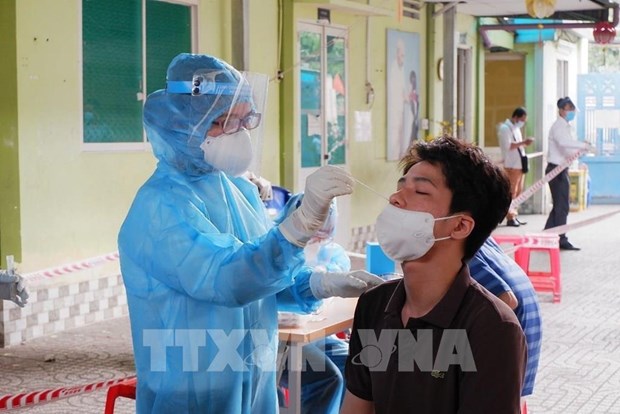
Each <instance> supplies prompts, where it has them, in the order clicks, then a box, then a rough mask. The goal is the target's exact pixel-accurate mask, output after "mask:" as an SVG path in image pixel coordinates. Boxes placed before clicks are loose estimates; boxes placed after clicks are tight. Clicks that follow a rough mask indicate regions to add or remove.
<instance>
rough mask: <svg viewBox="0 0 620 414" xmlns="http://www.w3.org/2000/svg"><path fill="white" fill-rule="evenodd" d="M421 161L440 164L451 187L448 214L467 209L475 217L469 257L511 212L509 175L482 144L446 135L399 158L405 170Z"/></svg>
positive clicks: (467, 251)
mask: <svg viewBox="0 0 620 414" xmlns="http://www.w3.org/2000/svg"><path fill="white" fill-rule="evenodd" d="M421 161H426V162H429V163H431V164H433V165H436V166H439V167H441V170H442V172H443V174H444V176H445V177H446V183H447V185H448V188H449V189H450V191H452V202H451V203H450V212H449V214H456V213H460V212H465V213H468V214H470V215H471V216H472V218H473V219H474V221H475V226H474V228H473V230H472V232H471V234H470V235H469V237H468V238H467V240H466V242H465V256H464V258H463V259H464V260H468V259H470V258H471V257H473V255H474V254H475V253H476V252H477V251H478V249H480V247H481V246H482V244H483V243H484V241H485V240H486V239H487V238H488V237H489V236H490V235H491V232H492V231H493V230H494V229H495V228H496V227H497V225H498V224H499V223H500V222H501V221H502V220H503V219H504V217H505V216H506V213H507V212H508V208H509V207H510V203H511V201H512V197H511V194H510V184H509V181H508V178H507V177H506V175H505V173H504V172H503V170H502V169H501V168H499V167H498V166H496V165H495V164H493V163H492V162H491V160H490V159H489V158H488V157H487V156H486V155H485V154H484V152H483V151H482V150H481V149H480V148H479V147H477V146H474V145H472V144H470V143H467V142H464V141H461V140H459V139H456V138H453V137H450V136H446V135H444V136H442V137H439V138H437V139H435V140H433V141H430V142H423V141H418V142H416V143H415V144H413V145H412V146H411V147H410V148H409V150H408V152H407V154H406V155H405V156H404V157H403V158H402V159H401V161H400V167H402V169H403V174H407V171H409V169H410V168H411V167H412V166H413V165H415V164H417V163H418V162H421Z"/></svg>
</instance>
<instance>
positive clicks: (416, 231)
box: [376, 204, 460, 263]
mask: <svg viewBox="0 0 620 414" xmlns="http://www.w3.org/2000/svg"><path fill="white" fill-rule="evenodd" d="M458 216H460V214H457V215H454V216H448V217H440V218H435V217H433V215H432V214H430V213H425V212H422V211H410V210H405V209H403V208H398V207H395V206H393V205H391V204H388V205H387V206H386V207H385V208H384V209H383V211H382V212H381V214H379V217H377V223H376V231H377V240H378V241H379V245H380V246H381V248H382V249H383V251H384V252H385V254H387V255H388V256H389V257H390V258H391V259H392V260H394V261H396V262H399V263H402V262H404V261H408V260H416V259H419V258H420V257H422V256H424V255H425V254H426V253H428V251H429V250H430V249H431V247H433V245H434V244H435V242H436V241H439V240H447V239H449V238H450V236H446V237H440V238H437V239H436V238H435V235H434V232H433V228H434V226H435V221H438V220H447V219H451V218H453V217H458Z"/></svg>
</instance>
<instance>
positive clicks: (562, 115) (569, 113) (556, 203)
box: [545, 96, 590, 250]
mask: <svg viewBox="0 0 620 414" xmlns="http://www.w3.org/2000/svg"><path fill="white" fill-rule="evenodd" d="M557 106H558V115H559V116H558V119H556V121H555V122H554V123H553V125H551V129H550V130H549V152H548V153H547V169H546V170H545V174H548V173H549V172H550V171H551V170H553V169H554V168H555V167H557V166H558V165H560V164H562V163H564V161H566V159H568V158H569V157H571V156H572V155H573V154H575V152H577V151H579V150H582V149H586V148H589V147H590V144H589V143H587V142H582V141H579V140H577V138H576V137H575V132H574V129H573V128H572V126H571V124H570V122H571V121H572V120H573V119H575V109H576V108H575V104H573V101H571V99H570V98H569V97H568V96H567V97H565V98H560V99H558V103H557ZM549 189H550V190H551V199H552V200H553V208H552V209H551V212H549V217H548V218H547V223H545V229H550V228H553V227H557V226H563V225H564V224H566V219H567V217H568V211H569V191H570V180H569V177H568V168H565V169H564V170H562V172H561V173H560V174H558V175H557V176H556V177H555V178H554V179H552V180H551V181H549ZM560 249H562V250H580V249H579V248H578V247H575V246H573V245H572V244H571V243H570V242H569V241H568V238H567V237H566V234H565V233H563V234H560Z"/></svg>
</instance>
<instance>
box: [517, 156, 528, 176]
mask: <svg viewBox="0 0 620 414" xmlns="http://www.w3.org/2000/svg"><path fill="white" fill-rule="evenodd" d="M519 155H521V171H523V174H526V173H527V172H528V171H529V170H530V159H529V158H528V157H527V155H525V154H523V153H520V154H519Z"/></svg>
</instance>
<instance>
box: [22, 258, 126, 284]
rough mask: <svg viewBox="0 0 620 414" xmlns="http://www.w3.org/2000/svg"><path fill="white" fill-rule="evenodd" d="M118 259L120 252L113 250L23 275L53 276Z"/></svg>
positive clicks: (41, 277) (26, 277)
mask: <svg viewBox="0 0 620 414" xmlns="http://www.w3.org/2000/svg"><path fill="white" fill-rule="evenodd" d="M116 260H118V252H113V253H108V254H104V255H102V256H97V257H93V258H91V259H86V260H83V261H81V262H75V263H69V264H66V265H62V266H58V267H52V268H49V269H44V270H39V271H37V272H32V273H26V274H24V275H22V276H23V277H24V278H25V279H28V280H35V279H44V278H51V277H55V276H60V275H64V274H67V273H72V272H75V271H78V270H84V269H91V268H93V267H97V266H100V265H102V264H104V263H108V262H114V261H116Z"/></svg>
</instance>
